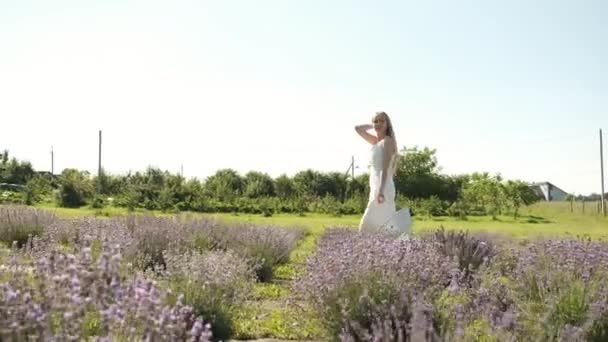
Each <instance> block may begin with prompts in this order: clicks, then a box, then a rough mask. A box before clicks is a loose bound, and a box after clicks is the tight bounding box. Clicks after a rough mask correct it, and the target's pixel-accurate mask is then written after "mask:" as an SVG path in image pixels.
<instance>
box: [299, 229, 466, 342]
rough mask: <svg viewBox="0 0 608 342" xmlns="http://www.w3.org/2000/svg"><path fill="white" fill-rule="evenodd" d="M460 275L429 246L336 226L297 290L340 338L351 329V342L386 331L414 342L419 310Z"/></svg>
mask: <svg viewBox="0 0 608 342" xmlns="http://www.w3.org/2000/svg"><path fill="white" fill-rule="evenodd" d="M460 273H461V272H460V271H459V270H458V267H457V265H456V264H454V263H453V262H451V261H450V259H449V258H448V257H446V256H444V255H441V254H440V253H438V251H437V249H436V248H435V247H434V246H433V245H432V244H430V243H428V242H425V241H422V240H407V241H404V240H396V239H395V238H394V237H393V236H384V235H382V234H368V233H359V232H355V231H353V230H351V229H344V228H333V229H329V230H328V231H327V232H326V233H325V234H324V236H323V237H321V238H320V239H319V241H318V250H317V252H316V253H315V255H313V256H311V257H310V258H309V260H308V261H307V265H306V270H305V272H304V274H303V275H301V276H300V277H298V278H297V279H296V280H295V281H294V288H295V290H296V292H297V293H298V294H300V295H302V296H303V297H304V298H307V299H308V300H310V301H311V303H312V305H313V307H314V308H315V309H316V310H317V312H318V313H319V314H320V316H321V318H322V321H323V322H325V327H326V329H327V330H328V332H329V334H330V335H331V336H333V338H334V339H338V338H339V336H340V332H341V331H346V332H347V333H345V334H346V335H344V336H343V338H345V339H346V340H348V338H353V339H354V340H357V341H358V340H368V339H366V338H362V336H364V335H365V334H369V335H370V336H372V335H373V334H374V333H375V331H376V330H378V329H380V330H382V331H383V334H385V335H386V334H390V337H391V338H393V337H395V336H399V335H401V336H402V337H403V338H404V340H408V338H409V337H408V336H409V334H410V333H412V332H408V331H406V330H407V328H404V327H407V326H409V325H410V324H411V323H412V322H411V319H412V317H413V315H414V309H413V308H414V306H416V305H418V304H422V303H424V302H427V301H428V302H430V301H431V300H432V299H433V298H436V297H438V296H439V294H440V293H441V292H442V291H443V290H444V289H445V288H446V287H447V286H448V285H449V284H450V282H451V280H452V279H456V280H458V279H460V276H459V275H460ZM418 318H419V317H418ZM389 323H390V327H387V326H385V325H384V324H389ZM385 328H386V329H385ZM377 333H380V332H377ZM349 336H350V337H349ZM388 337H389V336H385V338H388ZM360 338H361V339H360Z"/></svg>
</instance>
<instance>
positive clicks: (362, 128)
mask: <svg viewBox="0 0 608 342" xmlns="http://www.w3.org/2000/svg"><path fill="white" fill-rule="evenodd" d="M372 128H374V125H370V124H365V125H357V126H355V131H357V133H358V134H359V135H360V136H361V137H362V138H363V139H365V141H367V142H368V143H370V144H372V145H374V144H375V143H377V142H378V138H377V137H376V136H375V135H373V134H369V133H367V131H369V130H370V129H372Z"/></svg>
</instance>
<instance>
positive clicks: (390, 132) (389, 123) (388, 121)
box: [372, 111, 399, 174]
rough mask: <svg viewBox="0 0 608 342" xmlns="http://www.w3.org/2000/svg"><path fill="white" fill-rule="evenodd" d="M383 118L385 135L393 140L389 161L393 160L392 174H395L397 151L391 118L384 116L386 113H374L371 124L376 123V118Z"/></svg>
mask: <svg viewBox="0 0 608 342" xmlns="http://www.w3.org/2000/svg"><path fill="white" fill-rule="evenodd" d="M381 116H382V117H384V120H385V121H386V132H385V134H386V135H387V136H389V137H391V138H393V141H394V143H395V153H394V154H393V155H392V156H391V159H393V158H394V163H393V174H395V173H396V172H397V162H398V161H399V158H398V157H399V149H398V148H397V138H396V137H395V130H394V129H393V123H392V121H391V118H390V117H389V116H388V114H386V112H382V111H381V112H376V114H374V117H373V118H372V122H374V121H376V119H377V118H379V117H381Z"/></svg>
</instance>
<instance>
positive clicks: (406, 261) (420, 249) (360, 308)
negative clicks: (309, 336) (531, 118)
mask: <svg viewBox="0 0 608 342" xmlns="http://www.w3.org/2000/svg"><path fill="white" fill-rule="evenodd" d="M607 280H608V244H606V243H604V242H597V241H595V242H594V241H584V240H556V239H555V240H538V241H533V242H530V243H528V244H525V245H519V244H517V243H515V242H513V243H511V244H508V243H506V242H505V241H501V243H497V242H495V241H491V240H490V239H489V238H487V239H484V238H481V237H479V236H477V237H475V236H469V235H467V234H466V233H463V232H454V233H446V232H445V231H442V230H440V231H437V232H436V233H434V234H433V235H431V236H430V237H424V238H421V239H418V238H414V239H411V240H409V241H400V240H396V239H394V238H393V237H392V236H382V235H378V234H376V235H370V234H365V233H359V232H355V231H352V230H348V229H340V228H335V229H330V230H328V231H327V232H326V234H325V236H323V237H322V238H320V240H319V243H318V251H317V253H316V254H315V255H313V256H312V257H311V258H310V259H309V261H308V263H307V268H306V272H305V274H303V275H302V276H301V277H300V278H299V279H297V280H296V281H295V282H294V288H295V289H296V290H297V293H299V294H301V295H303V296H304V297H305V298H307V299H309V300H310V302H311V304H312V305H313V307H314V308H316V309H317V311H318V312H319V314H321V315H322V317H323V319H322V321H323V322H325V324H326V328H327V330H328V332H329V334H330V335H331V336H332V337H333V338H334V339H336V340H342V341H412V340H420V341H439V340H442V341H445V340H497V341H540V340H542V341H605V340H608V290H606V287H605V286H603V285H602V284H605V283H606V281H607Z"/></svg>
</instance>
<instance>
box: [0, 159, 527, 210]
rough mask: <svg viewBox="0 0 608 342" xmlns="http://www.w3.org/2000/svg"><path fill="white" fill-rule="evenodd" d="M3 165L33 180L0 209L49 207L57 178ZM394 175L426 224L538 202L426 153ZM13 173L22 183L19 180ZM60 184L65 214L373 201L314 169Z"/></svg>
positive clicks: (522, 190) (509, 184)
mask: <svg viewBox="0 0 608 342" xmlns="http://www.w3.org/2000/svg"><path fill="white" fill-rule="evenodd" d="M0 157H1V158H2V159H0V161H1V164H0V165H1V166H0V180H9V179H10V180H12V181H16V180H19V181H20V180H23V179H28V181H27V182H26V183H24V185H19V184H4V185H3V184H2V183H1V182H0V190H2V188H3V187H10V189H9V190H11V191H13V192H22V194H10V193H9V194H6V193H4V194H0V202H3V203H27V204H35V203H38V202H44V201H46V200H47V199H48V198H49V196H50V195H51V194H52V192H53V189H54V188H56V184H55V181H54V178H53V177H44V176H31V177H30V172H29V171H28V170H29V166H28V165H29V164H27V163H20V162H18V161H16V160H15V159H14V158H13V159H9V158H8V153H4V154H2V155H0ZM19 170H20V171H19ZM17 171H18V172H17ZM396 171H397V172H396V176H395V186H396V188H397V194H398V198H397V202H398V205H406V206H408V207H410V208H412V209H413V212H415V213H416V214H419V215H421V216H427V217H431V216H444V215H449V216H454V217H458V218H460V219H466V218H467V216H469V215H473V216H474V215H486V214H490V215H492V216H493V217H494V218H495V219H497V217H498V216H499V215H502V214H504V213H510V214H512V215H513V217H514V218H517V217H518V216H519V212H520V209H521V207H522V206H527V205H530V204H532V203H534V202H535V201H538V198H537V196H536V195H535V194H534V192H533V191H532V190H531V189H530V188H529V187H528V186H527V184H526V183H524V182H522V181H519V180H515V181H512V180H509V181H506V182H505V181H503V180H502V178H501V177H500V176H499V175H496V176H490V175H489V174H488V173H473V174H471V175H456V176H450V175H444V174H441V173H440V168H439V167H438V162H437V158H436V151H435V150H434V149H430V148H428V147H424V148H422V149H419V148H417V147H413V148H409V149H403V150H401V152H400V157H399V162H398V164H397V170H396ZM15 172H17V173H19V174H20V176H14V174H15ZM32 172H33V171H32ZM28 177H29V178H28ZM58 180H59V185H60V186H59V191H58V195H59V196H58V202H59V204H60V206H62V207H80V206H84V205H87V204H89V205H90V206H91V207H93V208H96V209H101V208H104V207H106V206H108V205H112V206H115V207H123V208H127V209H128V210H129V211H135V210H137V209H147V210H159V211H162V212H165V213H176V212H179V211H197V212H215V213H235V214H236V213H246V214H261V215H263V216H265V217H271V216H273V215H275V214H277V213H298V214H299V215H301V216H305V215H306V214H307V213H324V214H329V215H333V216H336V217H338V216H342V215H360V214H362V213H363V211H364V209H365V206H366V204H367V201H368V195H369V175H368V174H367V173H365V174H361V175H357V176H356V177H355V178H354V179H352V178H351V177H348V176H347V175H344V174H342V173H340V172H327V173H322V172H319V171H315V170H312V169H307V170H303V171H300V172H297V173H296V174H295V175H293V176H291V177H290V176H287V175H285V174H282V175H280V176H279V177H277V178H276V179H273V178H272V177H271V176H269V175H268V174H266V173H263V172H259V171H249V172H248V173H246V174H245V175H244V176H242V175H240V174H239V173H238V172H237V171H235V170H233V169H229V168H225V169H220V170H218V171H217V172H216V173H215V174H213V175H211V176H210V177H208V178H207V179H205V180H198V179H196V178H194V179H188V180H186V179H184V178H183V177H182V176H180V175H177V174H172V173H170V172H167V171H162V170H160V169H158V168H155V167H148V168H147V169H146V170H144V171H141V172H140V171H138V172H136V173H134V174H131V173H129V174H127V175H111V174H108V173H106V172H105V171H103V170H102V173H101V175H99V176H97V175H96V176H94V177H90V175H89V174H88V173H87V172H81V171H78V170H74V169H67V170H64V172H63V173H62V174H61V176H60V177H58ZM25 184H26V185H25ZM4 190H6V189H4Z"/></svg>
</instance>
